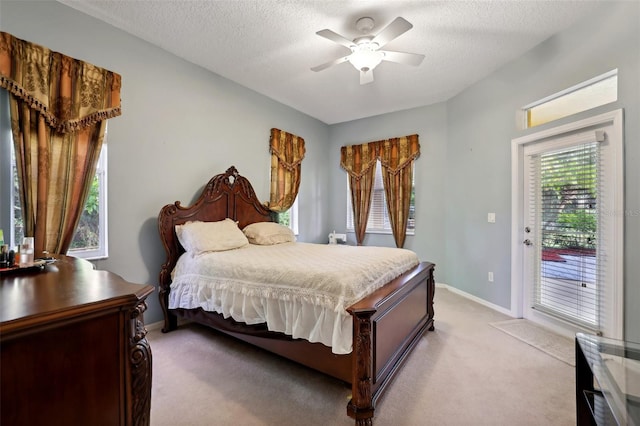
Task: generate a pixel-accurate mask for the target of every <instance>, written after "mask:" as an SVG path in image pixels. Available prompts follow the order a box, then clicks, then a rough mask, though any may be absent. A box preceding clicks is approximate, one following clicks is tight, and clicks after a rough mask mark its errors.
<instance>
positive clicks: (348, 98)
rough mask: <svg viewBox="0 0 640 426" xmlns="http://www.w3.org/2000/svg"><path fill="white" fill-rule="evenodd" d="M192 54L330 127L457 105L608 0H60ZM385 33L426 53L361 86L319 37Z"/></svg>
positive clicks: (400, 47) (395, 44) (384, 66)
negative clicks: (368, 23)
mask: <svg viewBox="0 0 640 426" xmlns="http://www.w3.org/2000/svg"><path fill="white" fill-rule="evenodd" d="M59 1H60V2H61V3H63V4H65V5H68V6H70V7H72V8H74V9H77V10H79V11H82V12H84V13H87V14H88V15H91V16H93V17H95V18H98V19H100V20H102V21H104V22H107V23H109V24H111V25H113V26H115V27H117V28H120V29H122V30H124V31H126V32H128V33H131V34H133V35H135V36H138V37H140V38H142V39H144V40H146V41H148V42H150V43H152V44H154V45H157V46H159V47H161V48H163V49H165V50H167V51H169V52H171V53H173V54H175V55H177V56H179V57H181V58H184V59H186V60H187V61H190V62H193V63H195V64H198V65H200V66H202V67H204V68H206V69H209V70H211V71H213V72H214V73H216V74H219V75H221V76H224V77H226V78H228V79H230V80H233V81H235V82H237V83H239V84H241V85H243V86H246V87H248V88H250V89H253V90H255V91H256V92H259V93H261V94H263V95H265V96H268V97H270V98H272V99H275V100H277V101H279V102H281V103H283V104H285V105H289V106H291V107H292V108H295V109H297V110H299V111H302V112H304V113H306V114H308V115H310V116H312V117H315V118H317V119H319V120H321V121H323V122H325V123H327V124H334V123H339V122H344V121H351V120H355V119H358V118H363V117H369V116H373V115H378V114H383V113H387V112H392V111H399V110H403V109H408V108H413V107H417V106H423V105H430V104H433V103H437V102H441V101H445V100H447V99H449V98H451V97H452V96H454V95H456V94H458V93H459V92H460V91H462V90H463V89H465V88H466V87H468V86H470V85H472V84H473V83H475V82H477V81H479V80H480V79H482V78H484V77H486V76H487V75H489V74H491V73H492V72H493V71H495V70H496V69H498V68H499V67H501V66H502V65H504V64H505V63H507V62H509V61H510V60H512V59H514V58H517V57H518V56H520V55H521V54H523V53H524V52H526V51H527V50H529V49H531V48H532V47H534V46H536V45H537V44H539V43H540V42H542V41H543V40H545V39H547V38H549V37H550V36H551V35H553V34H555V33H557V32H559V31H561V30H563V29H565V28H567V27H568V26H570V25H571V24H573V23H574V22H576V21H577V20H580V19H581V18H583V17H584V16H585V15H586V14H588V13H591V12H592V11H593V10H594V9H595V8H596V7H598V6H599V4H600V3H599V2H597V1H585V0H578V1H569V0H558V1H548V0H547V1H542V0H539V1H518V0H511V1H487V0H485V1H427V0H422V1H420V0H413V1H396V0H367V1H364V0H358V1H356V0H351V1H336V0H332V1H328V0H326V1H325V0H307V1H295V0H279V1H276V0H230V1H227V0H224V1H222V0H209V1H204V0H203V1H197V0H190V1H176V0H155V1H134V0H125V1H119V0H107V1H104V0H82V1H77V0H59ZM363 16H369V17H372V18H373V19H374V20H375V21H376V26H375V27H374V29H373V31H372V32H373V33H374V34H376V33H378V32H380V31H381V30H382V29H383V28H384V27H385V26H386V25H388V24H389V23H390V22H391V21H393V20H394V19H395V18H396V17H398V16H401V17H403V18H405V19H406V20H408V21H409V22H411V23H412V24H413V25H414V27H413V28H412V29H411V30H409V31H408V32H406V33H404V34H403V35H401V36H400V37H398V38H396V39H395V40H392V41H391V42H390V43H388V44H387V45H386V46H385V47H384V48H385V49H387V50H396V51H403V52H412V53H421V54H424V55H426V58H425V60H424V61H423V62H422V64H421V65H420V66H419V67H412V66H408V65H400V64H396V63H391V62H382V63H381V64H380V65H379V66H378V67H377V68H376V69H375V70H374V76H375V81H374V82H373V83H371V84H366V85H360V83H359V74H358V71H356V69H355V68H353V66H351V65H350V64H349V63H348V62H347V63H342V64H340V65H336V66H334V67H331V68H329V69H326V70H324V71H321V72H313V71H311V70H310V68H311V67H313V66H316V65H320V64H322V63H325V62H328V61H330V60H333V59H336V58H338V57H340V56H343V55H346V54H349V53H350V52H349V50H348V49H347V48H346V47H343V46H340V45H338V44H336V43H333V42H331V41H329V40H327V39H325V38H322V37H320V36H318V35H316V32H317V31H319V30H322V29H325V28H328V29H330V30H332V31H334V32H336V33H338V34H340V35H342V36H344V37H346V38H348V39H353V38H355V37H357V36H360V35H362V34H360V33H359V32H358V31H357V29H356V28H355V21H356V20H357V19H358V18H360V17H363Z"/></svg>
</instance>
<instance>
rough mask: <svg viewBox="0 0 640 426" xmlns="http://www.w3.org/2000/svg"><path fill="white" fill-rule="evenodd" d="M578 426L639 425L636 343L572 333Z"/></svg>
mask: <svg viewBox="0 0 640 426" xmlns="http://www.w3.org/2000/svg"><path fill="white" fill-rule="evenodd" d="M576 410H577V411H576V415H577V424H578V426H586V425H598V426H609V425H616V426H640V344H638V343H633V342H626V341H622V340H614V339H607V338H604V337H599V336H594V335H590V334H585V333H577V334H576Z"/></svg>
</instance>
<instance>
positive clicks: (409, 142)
mask: <svg viewBox="0 0 640 426" xmlns="http://www.w3.org/2000/svg"><path fill="white" fill-rule="evenodd" d="M419 156H420V142H419V141H418V135H409V136H403V137H400V138H392V139H386V140H381V141H375V142H369V143H366V144H362V145H351V146H343V147H342V148H341V151H340V165H341V166H342V168H343V169H345V170H346V171H347V173H348V174H349V184H350V186H351V201H352V206H353V222H354V228H355V233H356V240H357V242H358V245H361V244H362V241H363V240H364V235H365V232H366V229H367V221H368V219H369V209H370V207H371V195H372V193H373V187H374V183H375V169H376V168H375V166H376V161H377V160H380V164H381V166H382V182H383V185H384V190H385V197H386V200H387V211H388V212H389V221H390V222H391V230H392V232H393V237H394V239H395V242H396V246H397V247H403V246H404V240H405V237H406V230H407V221H408V219H409V207H410V204H411V192H412V184H413V167H412V166H413V161H414V160H415V159H416V158H418V157H419Z"/></svg>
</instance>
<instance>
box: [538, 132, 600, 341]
mask: <svg viewBox="0 0 640 426" xmlns="http://www.w3.org/2000/svg"><path fill="white" fill-rule="evenodd" d="M599 137H600V135H596V134H595V133H594V132H591V133H590V137H589V138H588V139H589V140H588V141H584V140H579V141H578V142H577V143H575V144H571V145H570V146H564V147H562V148H560V149H556V150H553V151H546V152H540V153H537V154H535V155H531V156H530V157H529V161H530V167H529V170H530V171H531V173H532V174H533V175H534V176H531V177H530V179H529V182H530V185H531V186H532V187H531V188H529V194H530V197H531V198H532V199H530V200H529V205H530V206H532V208H531V211H530V212H529V215H530V216H529V223H530V224H533V229H532V232H533V235H532V236H533V241H536V242H537V244H536V250H534V251H533V252H534V253H535V254H534V256H535V259H534V260H533V264H534V268H533V273H534V275H535V276H534V277H533V281H534V286H533V287H534V288H533V291H534V294H533V297H532V301H533V306H532V307H533V308H534V309H536V310H539V311H542V312H545V313H547V314H550V315H553V316H555V317H558V318H560V319H563V320H565V321H568V322H571V323H573V324H576V325H578V326H581V327H584V328H588V329H590V330H593V331H595V332H600V330H601V327H602V317H603V316H602V308H603V306H604V304H603V303H602V297H603V294H604V292H603V290H604V286H605V285H607V283H606V282H605V280H604V276H605V270H606V267H607V266H606V265H607V263H606V260H607V259H606V243H607V242H606V239H603V237H604V236H603V234H602V232H601V229H602V227H603V221H604V220H606V216H605V215H603V214H602V209H601V203H600V198H601V182H602V181H603V177H604V174H603V173H602V167H601V161H600V143H599V142H597V141H596V139H597V138H599ZM580 139H584V138H580Z"/></svg>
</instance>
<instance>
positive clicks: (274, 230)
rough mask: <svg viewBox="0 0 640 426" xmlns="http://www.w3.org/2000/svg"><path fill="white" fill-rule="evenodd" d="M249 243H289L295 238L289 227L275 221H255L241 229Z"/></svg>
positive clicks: (266, 244) (265, 244)
mask: <svg viewBox="0 0 640 426" xmlns="http://www.w3.org/2000/svg"><path fill="white" fill-rule="evenodd" d="M242 232H244V235H246V236H247V239H248V240H249V242H250V243H251V244H258V245H264V246H268V245H273V244H281V243H289V242H293V241H295V240H296V236H295V235H294V233H293V231H292V230H291V229H290V228H287V227H286V226H284V225H280V224H279V223H275V222H256V223H252V224H251V225H247V226H245V228H244V229H243V230H242Z"/></svg>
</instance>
